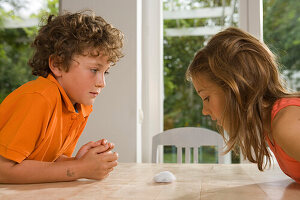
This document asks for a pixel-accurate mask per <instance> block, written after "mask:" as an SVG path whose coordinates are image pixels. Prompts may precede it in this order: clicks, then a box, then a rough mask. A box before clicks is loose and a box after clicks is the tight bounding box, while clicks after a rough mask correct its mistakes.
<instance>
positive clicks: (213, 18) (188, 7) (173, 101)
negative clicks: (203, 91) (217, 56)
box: [163, 0, 239, 162]
mask: <svg viewBox="0 0 300 200" xmlns="http://www.w3.org/2000/svg"><path fill="white" fill-rule="evenodd" d="M163 9H164V14H163V16H164V91H165V99H164V130H167V129H171V128H176V127H183V126H192V127H204V128H208V129H212V130H216V126H215V123H214V122H213V121H212V120H211V119H210V117H206V116H203V115H202V102H201V101H200V97H199V96H198V95H197V94H196V92H195V91H194V88H193V86H192V85H191V84H190V83H188V82H187V81H186V80H185V71H186V69H187V67H188V65H189V63H190V61H191V60H192V59H193V57H194V54H195V53H196V52H197V51H198V50H199V49H200V48H202V47H203V46H204V45H205V44H206V42H207V41H208V39H209V38H210V37H211V36H212V35H214V34H216V33H217V32H219V31H220V30H221V29H223V28H225V27H228V26H237V24H238V20H239V18H238V16H239V15H238V1H237V0H220V1H215V0H163ZM164 149H165V150H164V152H165V153H164V155H165V157H164V158H165V159H164V161H165V162H176V159H174V158H176V155H175V157H174V154H176V149H175V147H171V146H169V147H165V148H164ZM214 150H215V149H214V147H205V148H203V150H202V148H201V152H213V151H214ZM199 152H200V151H199ZM203 155H204V154H203ZM206 155H207V156H206ZM183 156H184V154H183ZM214 157H215V155H214V153H212V154H210V153H207V154H205V156H202V154H201V155H200V154H199V156H198V158H203V160H201V162H216V158H214ZM233 157H234V156H233ZM235 158H236V157H235Z"/></svg>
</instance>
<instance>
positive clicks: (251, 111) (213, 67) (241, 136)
mask: <svg viewBox="0 0 300 200" xmlns="http://www.w3.org/2000/svg"><path fill="white" fill-rule="evenodd" d="M200 73H201V74H205V75H207V76H208V78H209V79H210V80H212V81H213V82H215V83H216V84H217V85H218V86H219V87H221V88H222V89H223V91H224V93H225V99H226V102H225V111H224V113H223V117H222V124H223V125H224V124H225V125H226V129H228V130H226V131H227V133H228V136H229V138H228V139H225V137H224V129H223V128H222V127H218V128H219V131H220V133H221V134H222V136H223V138H224V139H225V141H226V146H227V149H226V152H228V151H230V150H231V149H233V148H234V146H235V145H238V146H239V147H240V148H241V151H242V154H243V156H244V157H245V158H247V159H248V160H249V161H251V162H254V163H257V165H258V169H259V170H261V171H262V170H263V169H264V168H265V167H266V165H267V163H268V162H270V153H269V151H268V149H267V144H266V141H265V133H266V132H267V133H268V134H270V131H271V130H270V121H271V120H270V114H271V110H272V106H273V104H274V102H275V101H276V100H278V99H279V98H282V97H287V96H290V94H289V92H288V91H287V90H286V89H285V87H284V84H283V82H282V80H281V78H280V73H279V71H278V63H277V62H276V57H275V56H274V55H273V53H272V52H271V51H270V50H269V49H268V47H267V46H266V45H265V44H264V43H262V42H260V41H259V40H258V39H256V38H255V37H253V36H252V35H250V34H249V33H246V32H244V31H242V30H240V29H238V28H233V27H230V28H227V29H225V30H224V31H221V32H219V33H218V34H216V35H215V36H213V37H212V38H211V39H210V41H209V42H208V44H207V45H206V46H205V47H204V48H203V49H201V50H200V51H199V52H197V54H196V55H195V57H194V59H193V61H192V63H191V64H190V66H189V67H188V69H187V72H186V77H187V79H188V80H191V79H197V75H198V74H200ZM264 156H266V157H267V162H266V163H265V164H264Z"/></svg>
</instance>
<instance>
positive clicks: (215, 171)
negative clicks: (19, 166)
mask: <svg viewBox="0 0 300 200" xmlns="http://www.w3.org/2000/svg"><path fill="white" fill-rule="evenodd" d="M166 170H167V171H171V172H172V173H173V174H174V175H175V176H176V178H177V180H176V181H175V182H173V183H167V184H166V183H160V184H159V183H155V182H153V176H154V175H155V174H157V173H159V172H161V171H166ZM0 199H1V200H18V199H20V200H21V199H22V200H27V199H30V200H35V199H43V200H48V199H49V200H54V199H60V200H67V199H70V200H79V199H87V200H93V199H118V200H121V199H140V200H147V199H176V200H177V199H187V200H191V199H202V200H203V199H206V200H219V199H220V200H221V199H222V200H223V199H226V200H227V199H229V200H235V199H241V200H247V199H251V200H261V199H281V200H285V199H300V184H297V183H295V182H293V180H291V179H290V178H289V177H287V176H286V175H284V174H283V173H282V172H281V171H280V169H279V168H278V167H277V166H275V167H273V168H272V169H270V170H267V171H265V172H259V171H258V169H257V167H256V165H254V164H231V165H223V164H136V163H119V165H118V166H117V167H116V168H115V170H114V171H113V172H112V173H111V175H110V176H109V177H108V178H106V179H105V180H102V181H93V180H86V179H82V180H78V181H74V182H60V183H45V184H27V185H6V184H5V185H4V184H0Z"/></svg>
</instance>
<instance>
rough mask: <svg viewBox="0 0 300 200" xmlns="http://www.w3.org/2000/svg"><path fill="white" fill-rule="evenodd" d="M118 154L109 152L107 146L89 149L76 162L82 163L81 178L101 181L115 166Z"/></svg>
mask: <svg viewBox="0 0 300 200" xmlns="http://www.w3.org/2000/svg"><path fill="white" fill-rule="evenodd" d="M117 159H118V154H117V153H116V152H114V153H112V152H111V151H109V145H108V144H106V145H99V146H97V147H94V148H91V149H90V150H89V151H88V152H87V153H86V154H84V155H83V156H82V157H81V158H80V159H79V160H78V161H80V162H82V164H83V165H82V166H83V167H84V170H83V171H82V172H83V174H82V175H81V176H82V177H83V178H88V179H96V180H101V179H104V178H106V177H107V176H108V175H109V173H110V172H111V171H112V170H113V168H114V167H115V166H117V164H118V162H117Z"/></svg>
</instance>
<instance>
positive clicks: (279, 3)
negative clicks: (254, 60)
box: [263, 0, 300, 91]
mask: <svg viewBox="0 0 300 200" xmlns="http://www.w3.org/2000/svg"><path fill="white" fill-rule="evenodd" d="M263 6H264V8H263V11H264V24H263V25H264V42H265V43H266V44H267V45H268V46H269V47H270V49H271V50H272V51H273V52H274V53H275V54H276V55H277V56H278V60H279V63H280V64H281V66H282V69H281V70H282V72H283V73H284V74H285V78H286V79H287V82H288V85H289V87H290V88H291V89H293V90H297V91H300V57H299V52H300V20H299V19H300V1H294V0H264V1H263Z"/></svg>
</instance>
